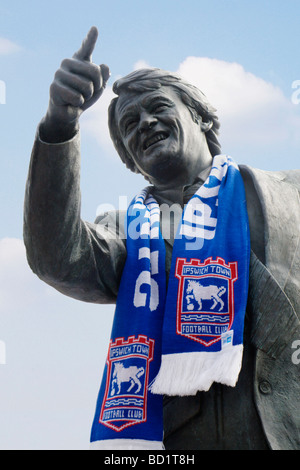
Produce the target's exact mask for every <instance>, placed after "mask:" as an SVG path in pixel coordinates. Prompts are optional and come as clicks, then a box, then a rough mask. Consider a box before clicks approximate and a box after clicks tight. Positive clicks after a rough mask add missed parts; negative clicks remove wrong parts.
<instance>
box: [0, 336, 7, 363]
mask: <svg viewBox="0 0 300 470" xmlns="http://www.w3.org/2000/svg"><path fill="white" fill-rule="evenodd" d="M5 364H6V344H5V342H4V341H1V340H0V366H4V365H5Z"/></svg>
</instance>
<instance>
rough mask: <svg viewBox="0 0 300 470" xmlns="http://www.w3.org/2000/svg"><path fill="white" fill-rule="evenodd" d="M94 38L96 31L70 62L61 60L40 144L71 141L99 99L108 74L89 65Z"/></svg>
mask: <svg viewBox="0 0 300 470" xmlns="http://www.w3.org/2000/svg"><path fill="white" fill-rule="evenodd" d="M97 38H98V31H97V28H95V27H92V28H91V29H90V31H89V33H88V35H87V37H86V38H85V39H84V41H83V43H82V45H81V47H80V49H79V50H78V51H77V52H75V54H74V55H73V57H72V58H71V59H65V60H63V62H62V63H61V66H60V68H59V69H58V70H57V72H56V74H55V77H54V81H53V83H52V84H51V87H50V100H49V107H48V111H47V114H46V116H45V118H44V120H43V121H42V124H41V126H40V135H41V138H42V140H45V141H47V142H62V141H64V140H68V139H70V138H71V137H73V136H74V134H75V133H76V131H77V129H78V126H79V124H78V122H79V117H80V116H81V114H82V113H83V111H85V110H86V109H88V108H89V107H90V106H92V105H93V104H94V103H95V102H96V101H97V100H98V99H99V97H100V96H101V95H102V93H103V90H104V88H105V86H106V82H107V80H108V78H109V76H110V72H109V68H108V67H107V65H100V66H99V65H96V64H94V63H93V62H92V53H93V50H94V48H95V45H96V42H97Z"/></svg>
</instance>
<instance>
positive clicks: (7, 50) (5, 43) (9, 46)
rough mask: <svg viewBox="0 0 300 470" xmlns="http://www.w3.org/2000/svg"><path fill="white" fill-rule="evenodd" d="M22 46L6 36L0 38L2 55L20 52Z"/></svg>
mask: <svg viewBox="0 0 300 470" xmlns="http://www.w3.org/2000/svg"><path fill="white" fill-rule="evenodd" d="M20 49H21V48H20V46H18V45H17V44H15V43H14V42H12V41H10V40H9V39H6V38H0V55H8V54H13V53H15V52H18V51H19V50H20Z"/></svg>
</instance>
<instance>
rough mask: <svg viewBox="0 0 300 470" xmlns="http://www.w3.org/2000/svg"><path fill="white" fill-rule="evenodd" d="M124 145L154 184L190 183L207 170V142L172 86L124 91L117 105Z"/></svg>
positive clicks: (198, 125) (118, 120)
mask: <svg viewBox="0 0 300 470" xmlns="http://www.w3.org/2000/svg"><path fill="white" fill-rule="evenodd" d="M116 121H117V125H118V126H119V130H120V135H121V136H122V139H123V144H124V146H125V148H126V150H127V152H128V153H129V154H130V156H131V158H132V159H133V161H134V162H135V164H136V166H137V167H138V169H139V170H140V172H141V173H142V174H143V175H145V176H147V177H148V178H149V179H150V180H151V181H152V182H153V183H154V184H156V185H158V186H159V185H161V186H168V185H169V184H170V182H172V184H175V183H178V184H181V181H182V182H183V184H190V183H192V182H193V180H194V178H195V177H196V176H197V175H198V174H199V173H200V172H201V171H202V170H203V169H205V168H206V167H207V161H204V160H205V159H206V160H207V143H206V137H205V134H204V133H203V132H202V130H201V124H200V123H195V122H194V121H193V119H192V116H191V113H190V111H189V110H188V108H187V107H186V105H185V104H184V103H183V102H182V101H181V99H180V97H179V96H178V95H177V94H176V92H175V91H174V90H173V89H172V88H170V87H161V88H160V89H158V90H155V91H150V92H145V93H142V94H136V93H133V92H124V93H123V94H121V96H120V97H119V99H118V102H117V106H116Z"/></svg>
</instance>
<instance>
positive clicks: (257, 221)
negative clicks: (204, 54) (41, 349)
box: [24, 28, 300, 450]
mask: <svg viewBox="0 0 300 470" xmlns="http://www.w3.org/2000/svg"><path fill="white" fill-rule="evenodd" d="M97 34H98V33H97V30H96V28H92V29H91V30H90V32H89V34H88V36H87V38H86V39H85V40H84V42H83V43H82V46H81V48H80V49H79V51H78V52H77V53H75V54H74V56H73V58H72V59H66V60H64V61H63V62H62V64H61V67H60V69H59V70H58V71H57V73H56V75H55V79H54V81H53V84H52V85H51V89H50V102H49V108H48V111H47V114H46V116H45V117H44V119H43V120H42V122H41V124H40V126H39V130H38V134H37V137H36V141H35V144H34V148H33V153H32V159H31V164H30V170H29V176H28V183H27V188H26V198H25V215H24V240H25V244H26V249H27V257H28V261H29V264H30V266H31V268H32V269H33V271H34V272H35V273H36V274H37V275H38V276H39V277H40V278H41V279H42V280H43V281H45V282H47V283H48V284H50V285H51V286H53V287H55V288H56V289H57V290H59V291H60V292H62V293H64V294H65V295H68V296H71V297H73V298H76V299H80V300H83V301H87V302H95V303H115V302H116V300H117V298H118V295H119V296H120V292H119V287H120V283H122V282H123V283H124V279H123V281H122V274H123V273H124V272H125V271H124V269H125V265H126V262H127V261H126V260H127V259H128V257H129V256H128V251H129V250H131V248H130V247H129V244H128V240H127V241H126V238H127V236H126V227H125V225H126V224H125V219H124V214H123V213H121V212H118V211H117V212H116V213H109V214H106V215H103V216H101V217H99V218H98V220H97V221H96V223H95V224H93V223H87V222H83V221H82V220H81V218H80V187H79V172H80V148H79V118H80V115H81V114H82V112H83V111H85V110H86V109H88V108H89V107H90V106H92V105H93V104H94V103H95V102H96V101H97V100H98V98H99V97H100V96H101V94H102V92H103V90H104V88H105V85H106V82H107V80H108V78H109V69H108V67H107V66H105V65H101V66H100V67H99V66H98V65H95V64H94V63H93V62H92V59H91V56H92V52H93V49H94V47H95V44H96V40H97ZM114 91H115V92H116V94H117V95H118V97H117V98H115V99H114V100H113V102H112V103H111V106H110V108H109V127H110V132H111V136H112V139H113V142H114V145H115V147H116V149H117V151H118V153H119V155H120V157H121V159H122V160H123V162H124V163H125V164H126V165H127V167H128V168H129V169H130V170H132V171H134V172H136V173H141V174H142V175H144V177H145V178H146V179H147V180H148V181H149V182H150V183H151V185H152V186H151V197H153V198H154V199H153V200H154V201H156V203H157V204H158V205H160V206H162V205H163V204H166V205H167V206H170V207H171V206H172V208H173V209H174V211H175V214H174V215H175V221H174V222H173V223H174V225H177V224H178V223H179V222H178V221H179V220H180V219H181V217H182V213H183V211H184V207H185V206H186V205H187V204H188V202H189V201H191V199H192V197H193V196H194V195H195V194H198V193H197V192H198V191H199V190H200V189H201V187H205V188H206V190H207V191H208V189H209V190H210V191H211V193H210V197H212V196H214V195H215V192H214V191H215V188H216V187H215V186H214V187H210V186H209V185H207V181H208V180H207V178H210V180H209V181H212V180H213V176H212V173H211V172H212V170H213V169H212V162H213V161H216V160H214V157H216V156H218V155H219V154H221V147H220V144H219V142H218V138H217V135H218V129H219V122H218V118H217V116H216V112H215V109H214V108H213V107H212V106H211V105H210V104H209V103H208V101H207V99H206V98H205V96H204V95H203V94H202V93H201V92H200V91H199V90H197V89H196V88H195V87H193V86H191V85H189V84H188V83H186V82H185V81H184V80H182V79H181V78H179V77H177V76H176V75H174V74H170V73H168V72H164V71H161V70H159V69H145V70H139V71H136V72H133V73H132V74H130V75H129V76H127V77H125V78H123V79H120V80H118V81H117V82H116V84H115V85H114ZM223 166H224V165H223ZM229 167H230V163H228V168H229ZM239 170H240V174H241V176H242V181H243V186H244V189H245V195H246V201H247V214H248V219H249V227H250V241H251V259H250V271H249V294H248V305H247V311H246V316H245V321H244V335H243V336H244V346H243V359H242V365H241V371H240V374H239V377H238V380H237V383H236V384H235V386H228V385H224V383H218V381H217V380H215V381H214V383H212V384H211V386H210V387H209V388H208V390H205V391H204V390H201V389H199V392H198V393H196V394H195V393H193V394H191V395H190V396H189V395H187V396H180V397H179V396H165V397H164V418H163V419H164V445H165V448H166V449H177V450H178V449H181V450H184V449H187V450H189V449H193V450H196V449H199V450H209V449H240V450H242V449H244V450H258V449H265V450H267V449H298V450H299V449H300V407H299V392H300V380H299V379H300V368H299V366H298V365H297V364H294V363H293V361H292V354H293V349H292V345H293V343H294V341H295V340H297V339H299V338H300V323H299V322H300V296H299V283H300V279H299V273H300V262H299V259H300V243H299V236H300V234H299V226H300V225H299V224H300V208H299V190H300V171H299V170H293V171H285V172H273V173H270V172H264V171H261V170H255V169H252V168H249V167H247V166H241V167H240V168H239ZM228 171H229V170H228ZM213 174H214V175H215V174H216V173H213ZM223 193H224V191H223V190H222V194H223ZM199 194H200V193H199ZM206 196H207V194H206ZM222 197H223V196H222ZM202 200H203V197H202ZM207 201H208V199H207ZM218 201H219V202H220V201H221V190H220V194H219V199H218ZM145 204H146V203H145ZM218 205H220V204H218ZM143 207H144V206H143ZM202 207H205V208H208V209H207V213H208V219H209V220H210V221H212V220H214V217H213V213H212V209H211V208H209V207H210V206H209V201H208V202H207V204H204V205H202ZM232 207H233V206H232ZM228 211H230V208H228ZM204 212H205V211H204ZM204 216H207V214H204ZM163 217H164V215H163V212H161V214H160V218H161V220H160V222H161V223H160V228H161V230H162V237H163V239H164V247H165V272H166V275H167V282H168V279H169V276H170V271H171V264H172V252H173V246H174V244H175V238H176V236H175V235H174V234H175V233H176V230H175V231H174V230H171V231H170V230H169V235H168V236H166V232H165V231H164V228H163V227H164V220H163ZM218 223H220V222H219V220H218ZM208 225H209V223H208ZM148 228H149V227H148ZM209 228H210V229H212V231H213V228H214V223H211V225H210V227H209ZM208 232H209V231H208ZM149 233H150V232H149ZM210 233H211V232H210ZM116 234H117V235H118V236H115V235H116ZM209 237H212V236H211V235H208V238H209ZM136 243H138V242H136ZM233 245H234V244H233ZM130 246H131V245H130ZM133 246H134V245H133ZM174 249H175V248H174ZM147 253H148V252H147V249H144V251H143V250H142V251H141V250H140V251H139V256H138V257H137V260H136V261H139V260H140V259H142V258H145V259H148V258H147V256H148V255H147ZM149 253H150V252H149ZM149 259H150V255H149ZM202 261H203V260H202ZM191 263H193V262H192V261H191ZM197 263H198V264H197V265H195V266H198V267H199V266H202V265H201V263H200V261H199V262H197ZM199 263H200V264H199ZM192 265H193V264H192ZM193 266H194V265H193ZM156 267H157V269H158V263H156V261H155V257H153V258H151V270H152V271H151V274H150V277H151V276H152V275H153V278H152V279H155V277H154V276H155V274H156V272H154V271H156ZM211 269H215V268H211ZM143 272H144V271H143ZM143 272H142V273H140V274H141V275H142V274H143ZM189 272H190V273H191V271H189ZM196 272H197V273H198V274H195V273H196ZM206 272H207V271H206ZM227 272H228V271H226V270H225V271H224V273H225V274H224V273H223V278H222V279H223V280H222V281H218V286H217V287H218V289H217V290H216V289H215V290H213V289H212V286H211V285H210V284H211V279H212V277H210V278H208V277H206V284H205V281H203V282H202V284H203V283H204V287H207V288H208V287H209V288H210V294H209V295H208V294H207V292H208V291H207V289H206V291H205V293H204V291H203V294H198V304H197V303H196V300H197V295H196V293H195V291H192V287H191V286H192V284H188V278H186V281H183V283H184V282H186V284H183V286H184V287H183V291H182V292H185V293H187V289H188V288H189V295H186V300H182V302H183V303H184V302H185V304H184V305H185V310H186V313H188V314H189V315H190V317H191V315H194V314H195V312H196V313H197V312H198V313H199V312H200V313H202V312H203V309H204V310H206V312H205V313H206V315H207V316H208V317H207V318H209V321H206V326H203V325H204V324H205V322H204V323H201V325H202V328H203V329H202V333H203V331H205V334H206V336H209V337H210V335H213V333H212V328H215V330H214V331H216V328H217V327H216V326H211V324H210V321H213V320H212V313H213V314H214V315H213V316H214V318H215V319H216V318H217V319H219V320H220V318H221V317H220V315H221V313H222V309H223V308H224V305H225V304H226V303H227V305H229V303H230V301H229V294H228V295H227V293H225V291H226V289H227V287H228V286H229V283H226V282H227V281H226V279H225V278H226V275H227V274H226V273H227ZM203 273H204V271H201V276H200V277H201V279H203V278H205V275H204V274H203ZM181 274H182V273H181ZM197 276H199V269H198V271H197V270H194V271H193V275H191V274H190V276H189V280H190V281H191V279H192V278H193V279H194V280H196V283H198V284H197V285H198V291H199V286H200V281H199V279H200V277H197ZM175 277H176V276H175ZM221 277H222V276H219V278H221ZM177 278H178V272H177ZM149 279H150V278H149ZM208 279H209V280H208ZM224 279H225V280H224ZM150 281H151V279H150ZM150 281H149V285H150V286H151V289H152V288H153V292H154V291H155V289H154V288H155V286H156V281H154V280H153V281H151V282H150ZM145 282H147V281H145ZM170 282H171V281H170ZM129 283H130V281H129V280H128V286H129ZM220 283H221V284H220ZM230 286H231V284H230ZM202 287H203V286H202ZM228 289H229V287H228ZM128 292H130V288H129V287H128ZM145 292H146V291H145ZM145 292H142V290H141V292H140V293H141V295H144V297H140V298H138V299H137V300H136V298H135V297H134V299H133V298H128V299H127V302H128V304H129V303H132V302H133V303H135V307H136V308H138V307H140V306H141V304H142V302H143V299H144V298H145V297H146V293H145ZM213 292H215V293H213ZM121 295H122V296H123V291H122V294H121ZM128 295H129V294H128ZM201 295H202V297H201ZM141 299H142V300H141ZM246 300H247V299H246ZM122 301H123V298H122ZM158 301H159V300H157V303H158ZM153 302H154V301H153ZM209 302H210V303H209ZM183 303H182V305H183ZM203 305H204V306H205V308H204V307H203ZM155 308H156V304H155V305H154V306H153V304H152V307H151V305H150V310H153V311H155ZM209 315H210V316H209ZM218 315H219V317H218ZM190 317H189V318H190ZM198 317H200V315H195V316H194V317H193V318H197V321H198ZM177 318H178V317H177ZM130 321H131V319H130V318H127V323H130ZM182 321H187V320H182ZM195 321H196V320H195ZM220 321H224V322H225V321H226V319H225V317H224V319H223V317H222V320H220ZM208 323H209V325H208V326H207V324H208ZM186 325H187V323H186ZM189 327H191V323H189ZM204 328H205V329H204ZM223 331H225V330H223ZM220 335H221V334H220ZM192 336H193V335H192ZM218 338H219V339H221V336H219V337H218ZM194 340H195V336H194ZM134 341H137V339H136V340H134ZM197 341H198V340H197V339H196V341H194V343H196V342H197ZM200 342H201V341H200ZM202 343H205V341H204V342H203V341H202ZM115 344H117V342H116V343H115ZM124 344H125V343H124ZM126 344H127V346H128V344H131V343H128V342H127V343H126ZM132 344H133V343H132ZM134 344H136V348H137V347H138V346H137V343H134ZM206 344H208V343H206ZM147 347H148V346H147ZM128 348H129V346H128ZM150 349H151V348H150ZM124 350H125V349H124ZM145 350H147V351H148V352H149V349H147V348H146V349H143V348H142V346H141V351H145ZM116 351H117V349H115V350H114V353H115V354H119V355H120V354H121V353H122V351H121V349H119V350H118V353H117V352H116ZM127 352H128V349H127ZM131 352H132V350H131ZM145 354H146V353H145ZM122 357H123V356H122ZM126 357H127V356H126ZM145 357H146V356H145ZM145 357H144V356H143V353H141V355H140V356H139V359H137V358H136V355H135V359H134V360H135V363H134V364H135V365H132V364H133V362H132V363H131V365H130V367H129V366H128V364H129V363H128V362H126V361H127V359H126V358H124V357H123V362H122V361H121V360H120V357H119V358H118V360H117V359H116V358H114V360H112V361H111V362H110V363H109V364H110V366H109V367H111V370H110V373H111V382H110V385H109V382H108V384H107V391H106V395H105V397H106V402H105V406H107V409H105V410H104V411H103V406H104V405H101V404H99V407H100V408H101V406H102V409H101V413H102V414H101V416H102V418H101V419H102V424H103V423H104V425H105V426H106V427H108V428H110V430H112V432H113V431H116V434H119V432H120V431H121V430H123V429H124V428H126V429H125V431H126V432H127V430H128V429H129V428H130V429H131V428H132V429H133V428H136V429H142V427H140V428H139V426H142V424H138V425H137V426H135V425H134V424H137V423H138V420H139V419H140V421H141V423H142V422H144V421H145V416H144V415H143V414H142V412H141V415H140V414H139V412H137V411H135V414H134V413H133V411H132V413H133V414H132V416H131V418H132V420H131V421H130V419H129V417H128V416H129V415H128V416H127V417H126V419H127V421H126V423H127V424H124V423H125V418H124V413H127V412H128V406H129V405H128V404H127V405H126V406H127V411H126V410H125V411H124V410H123V409H122V407H121V405H120V404H119V405H118V403H119V402H118V401H117V400H118V399H119V398H118V397H119V396H121V395H122V394H123V395H122V396H123V398H124V397H125V398H128V397H129V395H130V397H129V398H130V400H136V399H137V398H140V394H141V393H142V390H144V389H145V387H146V385H145V384H146V377H147V373H148V372H147V371H148V369H147V367H148V363H149V357H148V359H147V360H148V362H147V360H146V358H145ZM144 360H145V362H143V361H144ZM122 364H123V366H122ZM113 366H114V368H113ZM107 373H109V371H108V372H107ZM112 384H113V385H112ZM109 387H111V389H109ZM171 395H172V394H171ZM178 395H179V394H178ZM112 400H115V401H114V402H113V401H112ZM149 400H150V399H149ZM103 403H104V402H103ZM118 406H119V407H120V408H119V410H121V411H120V414H118V415H117V414H115V415H114V414H113V410H112V408H113V409H115V410H116V409H117V408H118ZM122 406H123V405H122ZM138 406H139V405H138V404H136V407H138ZM100 408H99V409H98V408H97V411H96V418H95V423H96V424H98V423H99V413H100ZM132 410H133V408H132ZM135 410H137V408H135ZM103 413H104V414H103ZM105 413H106V418H105V417H104V416H105ZM122 413H123V415H122ZM128 413H129V412H128ZM101 419H100V421H101ZM122 420H123V421H122ZM128 423H129V424H128ZM94 425H95V424H94ZM137 432H139V431H137ZM92 441H93V439H92ZM109 442H110V441H109ZM94 444H95V443H94ZM95 448H97V445H96V444H95Z"/></svg>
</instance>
